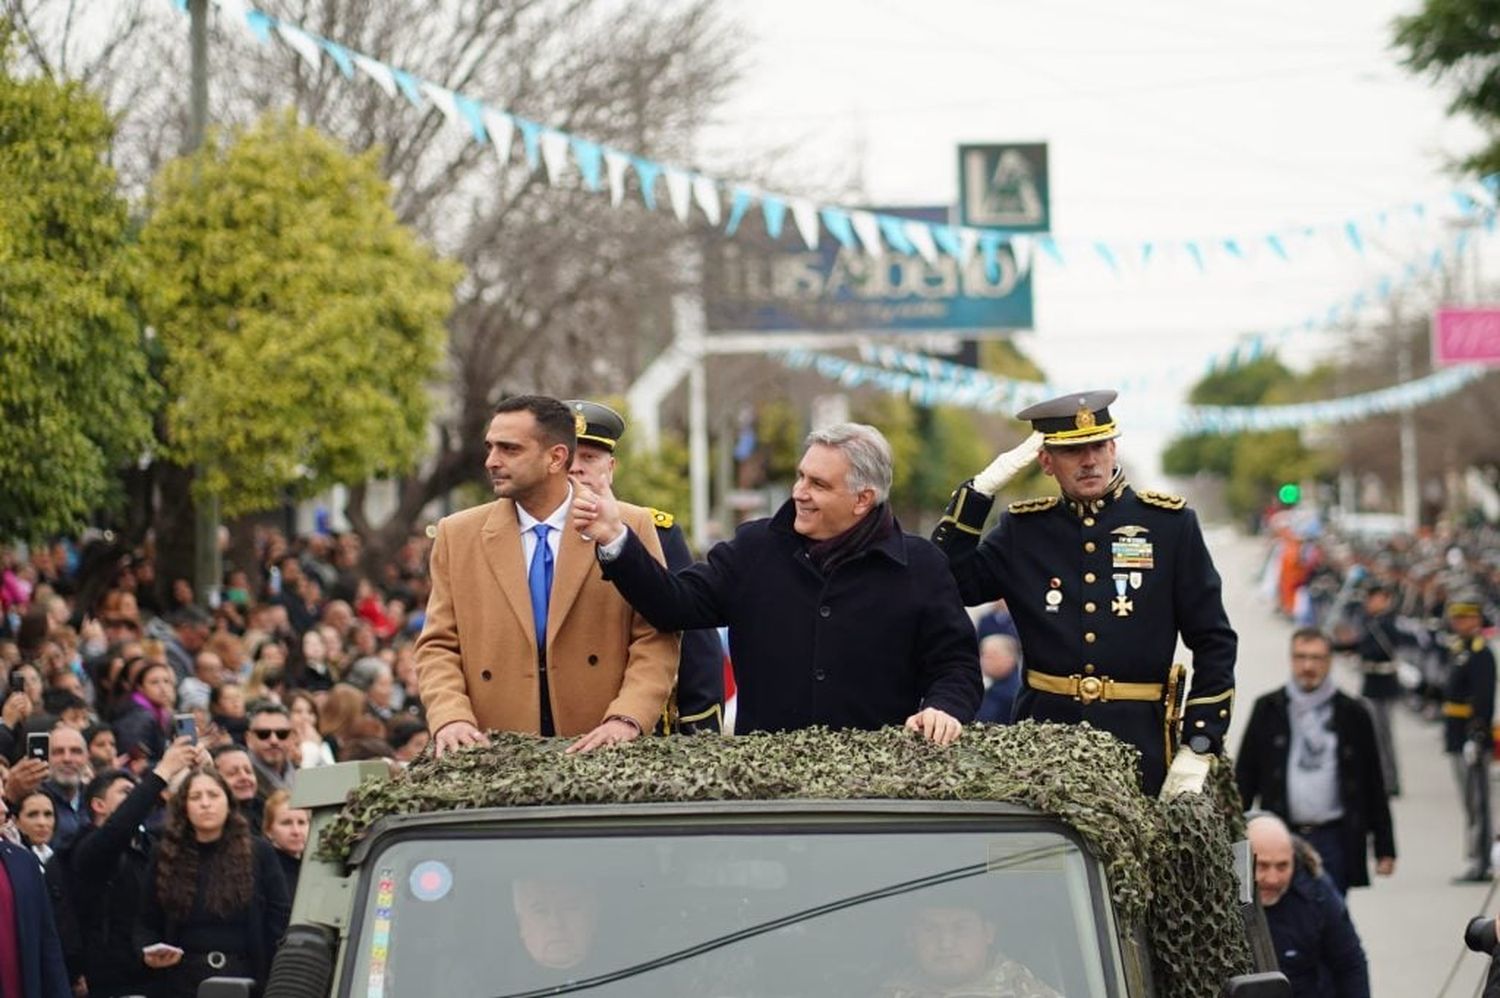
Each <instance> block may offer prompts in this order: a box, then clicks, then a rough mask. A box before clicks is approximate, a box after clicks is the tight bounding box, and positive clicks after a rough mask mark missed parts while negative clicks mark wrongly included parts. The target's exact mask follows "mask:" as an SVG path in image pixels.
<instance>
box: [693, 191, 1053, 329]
mask: <svg viewBox="0 0 1500 998" xmlns="http://www.w3.org/2000/svg"><path fill="white" fill-rule="evenodd" d="M873 210H875V211H878V212H882V213H884V214H889V215H899V216H901V217H904V218H914V219H919V220H922V221H928V222H937V223H941V224H948V222H949V220H950V215H951V211H950V209H948V208H946V207H923V208H875V209H873ZM747 228H749V226H748V225H747ZM791 229H792V226H790V225H788V226H787V231H783V232H782V235H781V238H780V239H779V240H774V241H773V240H771V239H769V238H768V237H761V238H757V237H756V236H755V235H753V234H752V233H750V232H745V231H743V230H742V232H741V234H740V236H739V237H738V238H736V239H733V240H723V241H721V242H719V243H718V244H717V245H716V246H714V247H713V248H712V249H711V251H710V252H709V254H708V255H707V256H706V258H705V261H704V269H705V275H704V276H705V285H706V286H705V292H704V309H705V312H706V318H707V322H708V328H709V329H710V330H714V331H720V332H723V331H730V330H733V331H736V332H745V331H757V330H758V331H766V330H779V331H792V330H799V331H839V330H859V331H862V332H865V331H888V332H893V333H896V332H947V331H957V332H968V333H979V332H996V331H1005V330H1013V329H1030V328H1031V324H1032V310H1031V274H1030V271H1027V272H1025V273H1022V272H1021V270H1020V268H1019V267H1017V265H1016V260H1015V257H1014V256H1013V255H1012V254H1011V252H1010V250H1009V248H1002V249H1001V250H1000V252H999V254H998V257H999V258H998V261H997V263H998V266H997V267H996V268H995V269H994V270H993V271H991V270H990V268H989V267H988V266H987V265H986V262H985V260H984V254H983V253H980V252H976V253H974V254H973V256H972V257H970V259H969V260H968V262H966V263H962V264H961V263H959V261H958V260H955V259H954V258H952V257H951V256H949V255H947V254H940V255H939V256H938V257H937V259H936V260H935V261H934V262H928V261H927V260H924V259H923V258H922V257H920V256H917V255H915V254H913V255H906V254H901V253H886V254H885V255H884V256H879V257H876V256H872V255H870V254H869V253H867V252H865V251H864V250H863V249H860V248H858V247H851V248H847V249H846V248H844V247H842V246H840V245H839V243H838V242H837V241H836V240H835V239H833V238H832V237H831V236H829V234H828V233H826V232H825V233H823V238H822V239H821V240H820V242H819V245H818V248H817V249H815V250H809V249H807V248H806V247H804V246H803V244H802V242H801V240H800V238H799V237H798V236H797V235H796V233H795V232H793V231H790V230H791Z"/></svg>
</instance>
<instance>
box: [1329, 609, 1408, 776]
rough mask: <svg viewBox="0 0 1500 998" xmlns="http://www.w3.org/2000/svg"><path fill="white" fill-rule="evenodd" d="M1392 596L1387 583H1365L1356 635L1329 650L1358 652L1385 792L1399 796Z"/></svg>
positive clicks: (1398, 637)
mask: <svg viewBox="0 0 1500 998" xmlns="http://www.w3.org/2000/svg"><path fill="white" fill-rule="evenodd" d="M1393 597H1394V593H1393V591H1392V588H1391V586H1390V585H1389V584H1388V583H1385V582H1380V581H1373V580H1372V581H1371V582H1369V583H1367V584H1366V586H1365V602H1364V615H1363V617H1362V619H1361V620H1360V622H1359V624H1358V625H1357V626H1358V628H1359V636H1358V637H1356V638H1354V639H1352V640H1349V641H1339V642H1336V643H1335V644H1334V646H1333V650H1334V651H1348V652H1353V653H1354V654H1355V655H1357V656H1359V670H1360V672H1361V673H1363V674H1364V682H1363V684H1362V686H1361V688H1360V694H1361V695H1362V696H1363V697H1364V698H1365V700H1366V701H1367V702H1368V703H1369V705H1370V714H1371V718H1372V719H1373V720H1374V722H1375V742H1376V744H1377V745H1379V746H1380V766H1381V772H1382V774H1383V775H1384V776H1385V789H1386V793H1388V794H1390V795H1391V796H1392V797H1399V796H1400V795H1401V770H1400V767H1399V765H1398V764H1397V761H1396V741H1395V738H1394V736H1393V735H1392V733H1391V711H1392V708H1393V707H1394V706H1395V704H1396V703H1397V701H1399V700H1400V698H1401V679H1400V676H1399V675H1398V674H1397V668H1398V667H1399V664H1400V659H1399V658H1398V657H1397V655H1396V647H1397V646H1398V645H1399V644H1400V643H1401V641H1402V640H1403V639H1402V637H1401V631H1400V628H1399V626H1398V624H1397V621H1396V610H1395V608H1394V607H1393V606H1392V602H1393Z"/></svg>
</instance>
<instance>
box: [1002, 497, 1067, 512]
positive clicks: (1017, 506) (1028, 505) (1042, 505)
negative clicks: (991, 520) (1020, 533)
mask: <svg viewBox="0 0 1500 998" xmlns="http://www.w3.org/2000/svg"><path fill="white" fill-rule="evenodd" d="M1061 501H1062V500H1061V499H1059V498H1058V497H1057V496H1038V497H1037V498H1035V499H1022V500H1021V501H1020V502H1013V503H1011V504H1010V505H1009V506H1007V507H1005V508H1006V509H1008V510H1010V511H1011V512H1012V513H1040V512H1041V511H1042V510H1044V509H1051V508H1052V507H1053V506H1056V505H1057V504H1058V503H1059V502H1061Z"/></svg>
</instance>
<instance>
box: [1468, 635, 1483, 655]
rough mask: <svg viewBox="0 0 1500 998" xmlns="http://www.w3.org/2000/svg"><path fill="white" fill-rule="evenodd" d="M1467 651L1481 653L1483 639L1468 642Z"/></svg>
mask: <svg viewBox="0 0 1500 998" xmlns="http://www.w3.org/2000/svg"><path fill="white" fill-rule="evenodd" d="M1469 651H1471V652H1481V651H1484V638H1475V639H1474V640H1473V641H1471V642H1469Z"/></svg>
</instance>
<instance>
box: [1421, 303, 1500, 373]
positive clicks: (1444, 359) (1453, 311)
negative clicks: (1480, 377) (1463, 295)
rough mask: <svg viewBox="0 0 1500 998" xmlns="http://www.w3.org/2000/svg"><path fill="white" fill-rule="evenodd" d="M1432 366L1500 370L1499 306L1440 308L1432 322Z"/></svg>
mask: <svg viewBox="0 0 1500 998" xmlns="http://www.w3.org/2000/svg"><path fill="white" fill-rule="evenodd" d="M1432 363H1433V366H1434V367H1442V366H1445V365H1452V364H1484V365H1486V366H1489V367H1500V306H1494V305H1492V306H1489V307H1487V308H1440V309H1438V310H1437V315H1435V316H1434V317H1433V320H1432Z"/></svg>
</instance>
